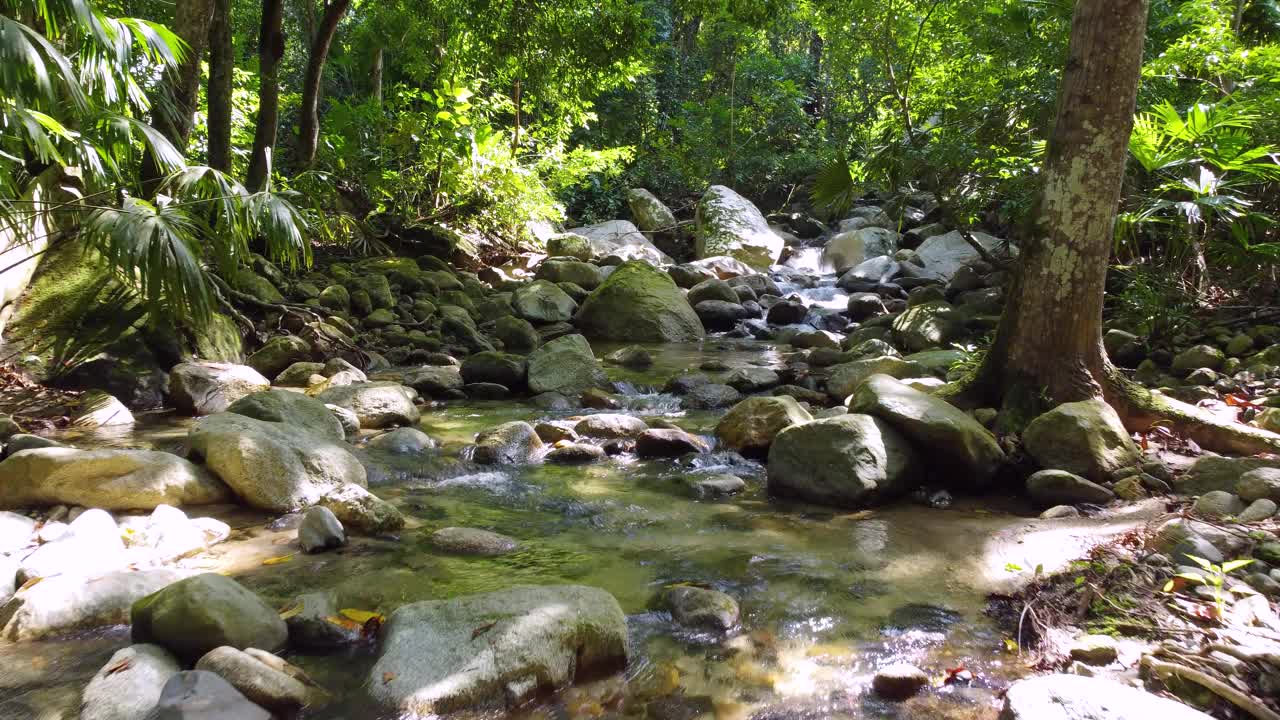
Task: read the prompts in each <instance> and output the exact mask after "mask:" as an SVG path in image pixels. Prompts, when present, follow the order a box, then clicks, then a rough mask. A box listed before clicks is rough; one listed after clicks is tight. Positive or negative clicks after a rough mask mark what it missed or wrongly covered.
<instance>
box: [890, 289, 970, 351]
mask: <svg viewBox="0 0 1280 720" xmlns="http://www.w3.org/2000/svg"><path fill="white" fill-rule="evenodd" d="M963 335H964V323H963V322H962V321H961V320H960V318H959V316H958V314H957V313H956V311H955V308H953V307H952V306H951V305H948V304H947V303H945V302H943V301H941V300H935V301H932V302H926V303H922V304H920V305H916V306H914V307H911V308H908V309H907V310H906V312H904V313H902V314H901V315H899V316H898V317H896V318H894V319H893V337H894V339H895V340H897V341H898V343H899V344H900V345H901V346H903V347H905V348H906V349H907V350H909V351H911V352H920V351H922V350H929V349H931V348H937V347H945V346H946V345H948V344H949V343H951V342H953V341H955V340H958V339H960V337H961V336H963Z"/></svg>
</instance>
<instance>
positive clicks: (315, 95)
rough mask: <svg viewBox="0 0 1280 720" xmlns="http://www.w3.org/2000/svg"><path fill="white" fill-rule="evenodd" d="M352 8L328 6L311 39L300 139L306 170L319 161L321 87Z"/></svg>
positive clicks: (338, 3)
mask: <svg viewBox="0 0 1280 720" xmlns="http://www.w3.org/2000/svg"><path fill="white" fill-rule="evenodd" d="M349 7H351V0H333V1H332V2H329V3H326V4H325V8H324V16H323V17H321V18H320V25H319V27H317V28H316V33H315V36H314V37H313V38H312V40H311V54H310V56H309V57H308V58H307V73H306V75H305V76H304V77H303V81H302V127H301V129H300V131H299V138H298V141H299V142H298V159H299V161H300V162H301V163H302V165H303V167H308V168H309V167H311V166H312V165H313V164H314V163H315V161H316V146H317V145H318V144H319V142H320V85H321V81H322V80H323V79H324V64H325V62H326V61H327V60H328V59H329V48H330V46H332V45H333V36H334V34H335V33H336V32H337V31H338V23H339V22H341V21H342V16H343V15H345V14H346V12H347V8H349Z"/></svg>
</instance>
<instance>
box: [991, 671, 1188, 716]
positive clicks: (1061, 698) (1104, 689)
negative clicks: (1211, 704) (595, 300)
mask: <svg viewBox="0 0 1280 720" xmlns="http://www.w3.org/2000/svg"><path fill="white" fill-rule="evenodd" d="M1147 718H1159V720H1209V718H1210V716H1209V715H1206V714H1205V713H1202V712H1200V711H1199V710H1196V709H1194V708H1191V707H1188V706H1186V705H1183V704H1182V703H1180V702H1177V701H1174V700H1166V699H1165V698H1162V697H1157V696H1155V695H1152V694H1151V693H1148V692H1144V691H1142V690H1138V689H1137V688H1133V687H1129V686H1127V685H1121V684H1120V683H1117V682H1113V681H1111V680H1103V679H1100V678H1088V677H1082V676H1079V675H1044V676H1041V677H1034V678H1028V679H1026V680H1019V681H1018V682H1016V683H1014V684H1013V685H1010V686H1009V690H1008V692H1006V693H1005V698H1004V708H1003V709H1002V710H1001V711H1000V720H1139V719H1141V720H1146V719H1147Z"/></svg>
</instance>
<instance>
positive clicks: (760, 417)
mask: <svg viewBox="0 0 1280 720" xmlns="http://www.w3.org/2000/svg"><path fill="white" fill-rule="evenodd" d="M812 420H813V416H812V415H810V414H809V412H808V411H807V410H805V409H804V408H802V407H800V403H798V402H796V401H795V398H792V397H789V396H785V395H783V396H777V397H751V398H747V399H746V400H743V401H742V402H740V403H738V404H737V405H735V406H733V409H732V410H730V411H729V412H728V413H726V414H725V416H724V417H723V418H721V419H720V424H718V425H716V436H717V437H719V438H720V442H722V443H723V444H724V445H725V447H728V448H729V449H731V450H737V451H738V452H740V453H742V454H744V455H753V454H759V453H764V452H767V451H768V449H769V446H770V445H772V444H773V440H774V438H776V437H777V436H778V433H780V432H782V431H783V430H786V429H787V428H789V427H791V426H792V425H801V424H803V423H807V422H811V421H812Z"/></svg>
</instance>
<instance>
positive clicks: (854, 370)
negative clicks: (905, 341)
mask: <svg viewBox="0 0 1280 720" xmlns="http://www.w3.org/2000/svg"><path fill="white" fill-rule="evenodd" d="M928 374H929V373H928V371H926V370H925V369H924V368H923V367H921V366H920V365H917V364H916V363H913V362H910V361H908V360H904V359H902V358H900V357H894V356H892V355H882V356H880V357H870V358H863V359H861V360H854V361H853V362H847V363H841V364H839V365H833V366H831V368H830V369H828V370H827V393H828V394H830V395H831V396H832V397H834V398H836V399H837V400H841V401H843V400H844V399H845V398H847V397H849V396H850V395H852V394H853V391H854V390H857V389H858V386H859V385H861V384H862V383H863V381H864V380H866V379H867V378H869V377H871V376H872V375H888V376H889V377H892V378H897V379H899V380H901V379H902V378H910V377H920V376H922V375H928Z"/></svg>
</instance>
